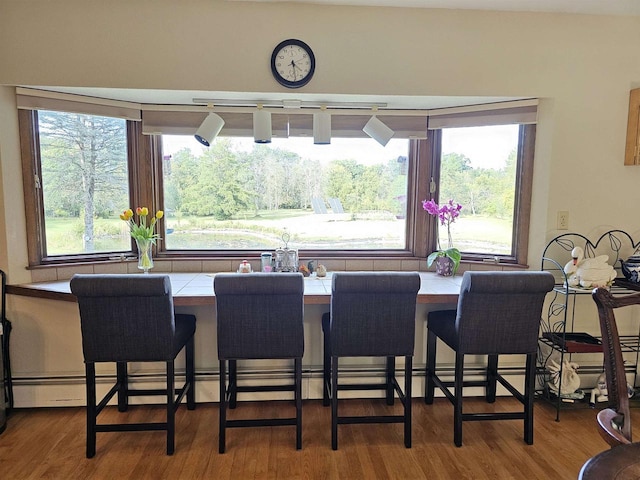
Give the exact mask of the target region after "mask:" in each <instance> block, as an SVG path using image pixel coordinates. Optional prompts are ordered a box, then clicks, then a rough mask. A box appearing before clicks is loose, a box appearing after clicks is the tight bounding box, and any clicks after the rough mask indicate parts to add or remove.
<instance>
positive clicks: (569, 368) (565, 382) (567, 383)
mask: <svg viewBox="0 0 640 480" xmlns="http://www.w3.org/2000/svg"><path fill="white" fill-rule="evenodd" d="M578 368H579V365H578V364H577V363H574V362H569V361H568V360H566V359H565V360H563V362H562V368H560V365H559V364H558V363H556V362H555V361H554V360H553V359H549V362H548V363H547V369H548V370H549V371H550V372H551V380H550V381H549V388H550V389H551V390H552V391H553V392H554V393H556V394H558V390H560V392H559V394H560V395H566V394H571V393H574V392H575V391H576V390H578V389H579V388H580V376H579V375H578ZM560 370H562V382H560ZM561 383H562V385H561Z"/></svg>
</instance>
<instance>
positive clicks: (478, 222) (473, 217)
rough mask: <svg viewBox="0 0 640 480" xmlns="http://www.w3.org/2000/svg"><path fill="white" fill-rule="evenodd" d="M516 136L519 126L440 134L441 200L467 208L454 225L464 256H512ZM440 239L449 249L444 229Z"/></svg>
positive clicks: (457, 244)
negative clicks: (473, 254)
mask: <svg viewBox="0 0 640 480" xmlns="http://www.w3.org/2000/svg"><path fill="white" fill-rule="evenodd" d="M518 138H519V126H518V125H499V126H488V127H470V128H447V129H443V130H442V161H441V172H440V195H439V198H440V203H445V202H447V201H449V200H450V199H453V201H454V202H457V203H460V204H461V205H462V206H463V208H462V210H461V211H460V217H459V218H457V219H456V221H455V222H454V223H452V224H451V236H452V239H453V244H454V246H455V247H457V248H458V249H460V250H461V251H463V252H467V253H481V254H496V255H510V254H512V249H513V218H514V207H515V188H516V168H517V161H518V159H517V151H518ZM439 237H440V245H441V246H442V247H446V245H447V241H448V240H447V231H446V228H444V227H440V229H439Z"/></svg>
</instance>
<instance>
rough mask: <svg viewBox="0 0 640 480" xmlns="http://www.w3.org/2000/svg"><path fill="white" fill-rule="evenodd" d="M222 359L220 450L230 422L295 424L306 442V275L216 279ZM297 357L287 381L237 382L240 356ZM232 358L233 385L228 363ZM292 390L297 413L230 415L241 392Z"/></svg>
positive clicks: (246, 275) (236, 424)
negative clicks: (251, 416) (234, 417)
mask: <svg viewBox="0 0 640 480" xmlns="http://www.w3.org/2000/svg"><path fill="white" fill-rule="evenodd" d="M213 288H214V292H215V296H216V314H217V321H218V359H219V360H220V425H219V427H220V433H219V446H218V450H219V452H220V453H224V451H225V438H226V429H227V428H231V427H262V426H278V425H295V426H296V449H298V450H299V449H301V448H302V355H303V353H304V330H303V324H302V321H303V318H304V277H303V276H302V274H301V273H239V274H235V273H228V274H227V273H219V274H216V276H215V278H214V280H213ZM257 359H293V364H294V382H293V384H288V385H257V386H256V385H253V386H250V385H238V371H237V361H238V360H257ZM227 362H228V363H229V386H228V388H227V384H226V382H227V373H226V367H227ZM271 391H292V392H294V400H295V405H296V416H295V417H292V418H261V419H247V420H228V419H227V407H228V408H232V409H233V408H235V407H236V401H237V394H238V392H271Z"/></svg>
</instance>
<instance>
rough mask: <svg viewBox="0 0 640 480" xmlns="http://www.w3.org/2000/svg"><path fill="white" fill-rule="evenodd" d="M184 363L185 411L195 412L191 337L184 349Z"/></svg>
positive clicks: (192, 341) (194, 381) (194, 376)
mask: <svg viewBox="0 0 640 480" xmlns="http://www.w3.org/2000/svg"><path fill="white" fill-rule="evenodd" d="M184 353H185V363H186V370H187V372H186V375H187V384H188V387H187V388H188V389H189V390H187V409H188V410H195V408H196V372H195V356H194V339H193V337H191V338H190V339H189V340H188V341H187V345H186V348H185V352H184Z"/></svg>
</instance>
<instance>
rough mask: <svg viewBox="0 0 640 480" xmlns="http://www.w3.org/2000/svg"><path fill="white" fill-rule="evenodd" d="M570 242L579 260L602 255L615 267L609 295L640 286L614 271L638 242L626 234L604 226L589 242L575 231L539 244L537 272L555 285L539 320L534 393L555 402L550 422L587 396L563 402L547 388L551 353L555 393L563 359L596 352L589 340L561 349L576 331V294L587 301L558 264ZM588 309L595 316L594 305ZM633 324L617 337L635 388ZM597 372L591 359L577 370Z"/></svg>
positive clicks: (637, 354)
mask: <svg viewBox="0 0 640 480" xmlns="http://www.w3.org/2000/svg"><path fill="white" fill-rule="evenodd" d="M576 246H580V247H582V248H583V249H584V252H585V258H593V257H595V256H597V255H602V254H606V255H608V256H609V264H610V265H612V266H614V268H616V270H617V271H618V273H619V275H618V277H620V278H619V279H618V278H617V279H616V280H615V281H614V284H613V285H612V286H611V292H612V293H613V294H614V295H624V294H629V293H632V292H634V291H637V290H640V285H638V288H635V285H634V284H630V283H629V282H625V281H624V278H623V276H622V274H621V273H620V265H619V264H620V260H622V259H625V258H627V257H628V256H630V255H632V254H633V253H634V252H635V251H636V250H637V249H638V243H636V242H635V241H634V240H633V238H631V236H630V235H629V234H628V233H627V232H624V231H622V230H610V231H608V232H606V233H604V234H602V235H601V236H600V237H599V238H598V239H597V240H596V241H595V242H592V241H591V240H589V239H588V238H587V237H586V236H584V235H581V234H578V233H565V234H562V235H559V236H557V237H555V238H553V239H552V240H551V241H550V242H549V243H548V244H547V246H546V247H545V249H544V252H543V254H542V261H541V270H546V271H549V272H551V273H552V274H553V275H554V277H555V279H556V285H555V288H554V289H553V292H552V295H553V296H552V298H551V302H550V303H549V305H548V308H547V310H546V318H543V319H542V322H541V327H540V331H541V334H540V339H539V352H538V367H537V377H538V381H537V384H536V394H537V396H538V398H542V399H545V400H547V401H549V402H551V403H552V404H554V405H555V407H556V421H559V420H560V411H561V410H562V409H565V408H579V407H587V406H588V405H589V403H588V396H587V395H585V398H584V399H583V400H579V401H575V400H574V401H571V402H570V403H567V401H570V399H566V398H563V397H562V396H561V395H559V394H556V393H555V392H552V391H550V389H549V387H548V382H549V380H550V379H551V374H550V372H549V371H548V370H547V368H546V364H547V361H548V360H549V358H551V357H552V356H553V355H554V353H555V354H556V355H557V356H558V358H559V360H560V362H559V363H560V372H559V379H560V380H559V381H560V384H559V388H558V392H559V391H560V390H561V388H562V383H561V381H562V370H563V367H564V360H568V361H570V362H571V361H576V360H575V358H574V356H576V355H582V354H585V353H589V354H592V355H593V354H594V353H595V354H597V351H594V350H595V348H596V347H594V345H593V344H584V347H583V348H582V349H581V348H580V345H577V346H576V344H575V343H574V344H572V345H571V348H567V347H568V344H567V339H568V336H567V334H573V333H574V332H575V331H576V330H575V328H576V301H577V300H578V299H579V298H584V299H586V300H587V301H592V300H591V291H592V290H591V289H583V288H573V287H569V286H568V284H567V276H566V275H565V273H564V265H563V264H562V263H561V262H564V263H566V262H567V261H569V260H570V259H571V250H572V249H573V248H574V247H576ZM593 312H594V315H596V316H597V311H596V309H595V304H594V309H593ZM638 323H639V325H638V333H637V334H634V335H621V336H620V341H621V344H622V350H623V352H624V353H626V354H627V357H628V360H629V362H630V364H629V365H628V367H627V372H628V373H629V374H630V375H632V376H633V383H632V385H633V387H634V388H635V387H636V380H637V376H638V361H639V360H640V322H638ZM598 333H599V332H598ZM551 334H554V335H553V338H550V336H551ZM591 338H593V339H595V340H597V341H599V340H600V336H599V335H593V336H591ZM546 352H548V353H546ZM602 370H603V368H602V363H599V364H593V363H592V364H589V365H582V364H581V365H580V370H579V371H580V373H581V374H600V373H602Z"/></svg>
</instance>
